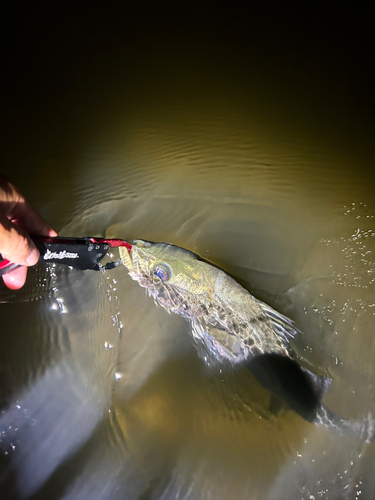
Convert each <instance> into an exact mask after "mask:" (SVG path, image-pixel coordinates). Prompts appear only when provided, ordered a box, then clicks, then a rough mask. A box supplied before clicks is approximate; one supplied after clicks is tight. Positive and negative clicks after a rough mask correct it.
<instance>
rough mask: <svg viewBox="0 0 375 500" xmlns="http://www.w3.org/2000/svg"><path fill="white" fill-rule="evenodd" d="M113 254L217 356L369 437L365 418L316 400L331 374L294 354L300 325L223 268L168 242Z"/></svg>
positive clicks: (140, 243) (310, 411)
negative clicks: (358, 419) (357, 419)
mask: <svg viewBox="0 0 375 500" xmlns="http://www.w3.org/2000/svg"><path fill="white" fill-rule="evenodd" d="M120 256H121V259H122V262H123V263H124V264H125V266H126V267H127V268H128V272H129V275H130V276H131V278H132V279H133V280H135V281H138V282H139V284H140V285H141V286H142V287H144V288H145V289H146V290H147V292H148V294H149V295H150V296H152V297H153V298H154V300H155V302H156V303H158V304H160V305H161V306H162V307H163V308H164V309H166V310H167V311H168V312H169V313H170V312H173V313H175V314H178V315H180V316H182V317H184V318H186V319H187V320H188V321H189V322H190V323H191V326H192V333H193V335H194V337H195V338H196V339H197V340H199V341H200V342H202V343H203V344H204V345H205V346H206V347H207V348H208V349H209V351H210V352H211V353H212V354H214V356H215V357H216V358H218V359H219V360H220V359H222V358H223V357H224V358H227V359H229V360H230V361H231V362H232V363H241V364H243V365H244V366H246V367H247V368H248V369H249V370H250V371H251V372H252V373H253V374H254V375H255V377H256V378H257V379H258V380H259V381H260V383H261V384H262V385H263V386H265V387H266V388H267V389H268V390H269V391H271V393H273V394H275V395H276V396H278V397H281V398H282V399H283V400H284V401H286V402H287V403H288V405H289V406H290V407H291V408H292V409H294V410H295V411H297V413H299V414H300V415H301V416H302V417H303V418H305V419H306V420H308V421H310V422H312V421H314V422H316V423H319V424H324V425H327V426H328V427H331V428H332V429H336V430H339V431H343V430H345V431H351V433H354V434H356V435H360V436H361V437H365V438H366V439H367V440H369V439H372V437H373V434H374V432H373V423H372V419H371V418H368V419H367V420H366V421H365V422H363V423H357V422H352V421H349V420H345V419H343V418H341V417H339V416H338V415H336V414H334V413H333V412H331V411H330V410H329V409H328V408H327V407H325V406H324V405H323V404H322V403H321V398H322V396H323V395H324V393H325V392H326V390H327V388H328V387H329V385H330V382H331V380H330V379H328V378H326V377H321V376H318V375H315V374H314V373H312V372H311V371H309V370H307V369H306V368H304V367H302V366H300V365H299V364H298V363H297V362H296V361H295V359H294V358H295V355H294V353H293V350H292V349H291V346H290V344H289V340H290V339H291V338H293V337H294V336H295V335H296V334H297V333H300V332H299V330H297V328H296V327H295V326H294V323H293V321H292V320H290V319H289V318H287V317H286V316H284V315H283V314H281V313H279V312H277V311H276V310H274V309H273V308H272V307H270V306H269V305H267V304H265V303H264V302H262V301H260V300H258V299H256V298H255V297H254V296H253V295H251V293H250V292H249V291H248V290H246V289H245V288H244V287H242V286H241V285H240V284H239V283H238V282H237V281H236V280H234V279H233V278H231V277H230V276H229V275H228V274H226V273H225V272H224V271H223V270H221V269H219V268H217V267H215V266H214V265H212V264H210V263H209V262H207V261H205V260H204V259H201V258H200V257H199V256H198V255H196V254H195V253H193V252H190V251H188V250H185V249H183V248H180V247H177V246H175V245H172V244H169V243H153V242H149V241H144V240H134V241H133V243H132V248H131V250H130V251H128V250H127V249H126V248H125V247H121V248H120ZM275 381H276V383H275Z"/></svg>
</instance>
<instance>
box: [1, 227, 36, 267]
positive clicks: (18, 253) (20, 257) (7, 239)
mask: <svg viewBox="0 0 375 500" xmlns="http://www.w3.org/2000/svg"><path fill="white" fill-rule="evenodd" d="M0 253H1V255H2V256H3V258H4V259H8V260H10V261H12V262H15V263H16V264H21V265H23V266H34V265H35V264H36V263H37V262H38V259H39V251H38V249H37V248H36V246H35V245H34V243H33V242H32V241H31V239H30V237H29V236H28V234H27V233H26V232H25V231H24V230H23V229H22V228H21V227H19V226H17V225H15V224H13V223H12V222H10V221H9V220H8V219H6V220H4V219H3V220H0Z"/></svg>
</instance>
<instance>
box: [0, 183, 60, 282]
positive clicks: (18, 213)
mask: <svg viewBox="0 0 375 500" xmlns="http://www.w3.org/2000/svg"><path fill="white" fill-rule="evenodd" d="M28 233H34V234H40V235H41V236H57V233H56V231H54V230H53V229H51V228H50V226H49V225H48V224H47V223H46V221H45V220H44V219H43V217H42V216H41V215H40V214H39V213H38V212H37V211H36V210H35V208H33V207H32V206H31V205H30V203H29V202H28V201H26V200H25V198H24V197H23V196H22V194H21V193H20V192H19V191H18V189H17V188H16V187H15V186H14V185H13V184H12V183H11V182H10V181H9V180H8V179H7V178H6V177H3V176H1V175H0V253H1V255H2V257H3V258H4V259H8V260H10V261H12V262H15V263H16V264H20V265H21V266H22V267H19V268H18V269H15V270H14V271H12V272H10V273H8V274H5V275H4V276H3V280H4V283H5V285H6V286H7V287H8V288H10V289H11V290H18V289H19V288H21V287H22V286H23V285H24V284H25V281H26V274H27V267H28V266H34V265H35V264H36V263H37V262H38V259H39V251H38V249H37V248H36V246H35V245H34V243H33V242H32V240H31V239H30V237H29V235H28Z"/></svg>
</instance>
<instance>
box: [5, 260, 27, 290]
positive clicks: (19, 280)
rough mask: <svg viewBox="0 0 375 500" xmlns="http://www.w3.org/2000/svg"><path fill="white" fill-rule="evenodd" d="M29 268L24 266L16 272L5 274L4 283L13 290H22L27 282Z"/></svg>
mask: <svg viewBox="0 0 375 500" xmlns="http://www.w3.org/2000/svg"><path fill="white" fill-rule="evenodd" d="M26 274H27V267H25V266H22V267H19V268H18V269H15V270H14V271H12V272H10V273H8V274H4V276H3V281H4V283H5V285H6V286H7V287H8V288H10V289H11V290H18V289H19V288H22V287H23V285H24V284H25V281H26Z"/></svg>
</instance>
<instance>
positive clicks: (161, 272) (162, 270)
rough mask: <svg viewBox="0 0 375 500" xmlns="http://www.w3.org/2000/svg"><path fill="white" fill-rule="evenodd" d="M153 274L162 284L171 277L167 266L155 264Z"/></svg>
mask: <svg viewBox="0 0 375 500" xmlns="http://www.w3.org/2000/svg"><path fill="white" fill-rule="evenodd" d="M153 273H154V274H155V276H157V277H158V278H159V279H160V280H161V281H162V282H163V283H165V282H166V281H168V280H169V279H170V277H171V276H172V271H171V268H170V267H169V266H168V265H167V264H157V265H156V266H155V267H154V271H153Z"/></svg>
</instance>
